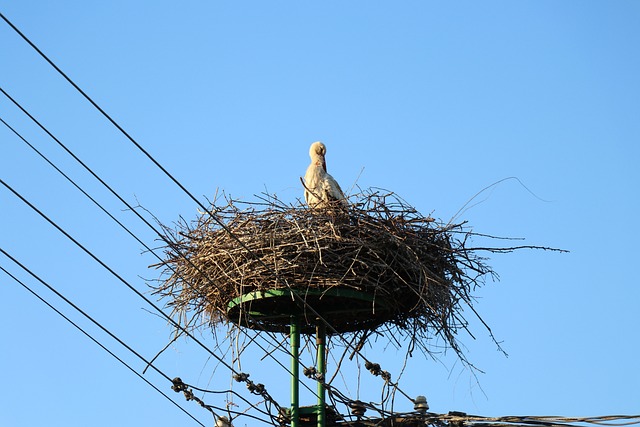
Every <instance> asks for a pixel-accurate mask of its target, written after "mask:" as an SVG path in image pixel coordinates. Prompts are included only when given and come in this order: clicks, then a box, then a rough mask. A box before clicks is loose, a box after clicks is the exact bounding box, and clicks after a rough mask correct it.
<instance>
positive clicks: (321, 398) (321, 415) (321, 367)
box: [316, 321, 327, 427]
mask: <svg viewBox="0 0 640 427" xmlns="http://www.w3.org/2000/svg"><path fill="white" fill-rule="evenodd" d="M326 341H327V334H326V329H325V326H324V324H323V323H321V322H320V321H318V325H317V326H316V344H317V347H318V350H317V351H318V354H317V361H316V364H317V365H318V374H319V375H320V379H319V381H318V427H325V424H326V413H325V387H324V381H325V376H326V373H327V363H326V360H325V348H326Z"/></svg>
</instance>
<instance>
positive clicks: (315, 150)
mask: <svg viewBox="0 0 640 427" xmlns="http://www.w3.org/2000/svg"><path fill="white" fill-rule="evenodd" d="M326 153H327V147H325V146H324V144H323V143H322V142H320V141H316V142H314V143H313V144H311V148H309V156H311V159H315V158H316V157H318V156H322V157H324V155H325V154H326Z"/></svg>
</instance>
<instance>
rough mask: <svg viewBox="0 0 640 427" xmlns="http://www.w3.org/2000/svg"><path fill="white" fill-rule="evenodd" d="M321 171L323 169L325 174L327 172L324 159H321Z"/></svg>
mask: <svg viewBox="0 0 640 427" xmlns="http://www.w3.org/2000/svg"><path fill="white" fill-rule="evenodd" d="M322 169H324V171H325V172H326V171H327V162H326V160H325V159H324V157H323V158H322Z"/></svg>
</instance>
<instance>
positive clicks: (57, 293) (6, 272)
mask: <svg viewBox="0 0 640 427" xmlns="http://www.w3.org/2000/svg"><path fill="white" fill-rule="evenodd" d="M0 252H2V254H3V255H5V256H6V257H7V258H9V259H10V260H11V261H13V262H14V263H16V264H17V265H18V266H20V267H21V268H22V269H23V270H25V271H26V272H27V273H29V274H30V275H31V276H32V277H34V278H35V279H36V280H38V281H39V282H40V283H42V284H43V285H45V286H46V287H47V288H49V289H50V290H51V291H52V292H54V293H55V294H56V295H58V296H59V297H60V298H62V299H63V300H64V301H65V302H66V303H67V304H69V305H71V306H72V307H74V308H75V309H76V310H77V311H79V312H80V313H82V314H83V315H84V316H85V317H86V318H87V319H89V320H91V321H92V322H93V323H94V324H96V325H97V326H98V327H100V328H101V329H102V330H103V331H105V332H106V333H107V334H109V336H111V337H112V338H114V339H115V340H116V341H118V342H119V343H120V344H121V345H123V346H125V347H126V348H127V349H128V350H129V351H131V352H133V353H134V354H136V355H137V356H138V357H141V356H140V355H139V354H138V353H136V352H135V350H133V349H132V348H130V347H129V346H128V345H127V344H125V343H124V342H123V341H122V340H120V339H119V338H118V337H117V336H115V335H114V334H112V333H111V332H110V331H108V330H107V329H106V328H104V327H103V326H102V325H101V324H100V323H98V322H97V321H95V320H94V319H93V318H92V317H90V316H89V315H88V314H86V313H85V312H84V311H82V310H81V309H80V308H78V307H77V306H76V305H75V304H74V303H72V302H71V301H69V300H68V299H67V298H66V297H65V296H64V295H62V294H60V293H59V292H58V291H57V290H55V289H54V288H53V287H51V286H50V285H49V284H48V283H46V282H45V281H44V280H42V279H40V278H39V277H38V276H36V275H35V274H34V273H32V272H31V271H30V270H29V269H27V268H26V267H25V266H24V265H22V264H21V263H20V262H18V261H17V260H16V259H15V258H13V257H12V256H11V255H9V254H8V253H7V252H5V251H4V250H3V249H2V248H0ZM0 270H2V271H3V272H4V273H5V274H7V275H8V276H9V277H11V278H12V279H13V280H14V281H15V282H17V283H18V284H19V285H21V286H22V287H23V288H25V289H26V290H27V291H29V292H30V293H31V294H32V295H33V296H35V297H36V298H38V299H39V300H40V301H42V302H43V303H44V304H46V305H47V306H48V307H49V308H50V309H52V310H53V311H55V312H56V313H57V314H58V315H59V316H61V317H62V318H63V319H64V320H66V321H67V322H69V323H70V324H71V325H72V326H74V327H75V328H76V329H78V330H79V331H80V332H82V333H83V334H84V335H85V336H86V337H87V338H89V339H90V340H91V341H93V342H94V343H95V344H97V345H98V346H99V347H100V348H102V349H103V350H104V351H106V352H107V353H108V354H109V355H111V356H112V357H113V358H115V359H116V360H117V361H118V362H120V363H121V364H122V365H124V367H125V368H127V369H129V370H130V371H131V372H133V373H134V374H135V375H136V376H137V377H138V378H140V379H141V380H142V381H144V382H146V383H147V384H148V385H149V386H151V387H152V388H153V389H154V390H155V391H157V392H158V393H160V394H161V395H162V396H163V397H164V398H166V399H167V400H169V401H170V402H171V403H173V404H174V405H175V406H177V407H178V408H179V409H180V410H181V411H182V412H184V413H185V414H187V415H188V416H189V417H190V418H191V419H193V420H194V421H195V422H197V423H198V424H200V425H201V426H202V427H205V425H204V424H203V423H201V422H200V421H199V420H198V419H197V418H195V417H194V416H193V415H192V414H191V413H189V411H187V410H186V409H184V408H183V407H182V406H180V405H178V403H177V402H176V401H174V400H173V399H171V398H170V397H169V396H168V395H167V394H165V393H164V392H163V391H162V390H160V389H159V388H158V387H157V386H156V385H154V384H153V383H151V381H149V380H148V379H146V378H145V377H144V376H142V374H140V373H138V371H136V370H135V369H133V368H132V367H131V365H129V364H128V363H127V362H125V361H124V360H122V359H121V358H120V357H118V356H117V355H116V354H115V353H113V352H112V351H111V350H109V349H108V348H107V347H106V346H104V345H103V344H102V343H101V342H100V341H98V340H97V339H96V338H94V337H93V336H92V335H91V334H89V333H88V332H87V331H85V330H84V329H82V327H81V326H79V325H78V324H77V323H75V322H74V321H73V320H71V319H70V318H68V317H67V316H65V315H64V314H63V313H62V312H61V311H60V310H58V309H57V308H55V307H54V306H53V305H52V304H51V303H49V302H48V301H47V300H45V299H44V298H43V297H42V296H40V295H39V294H38V293H37V292H35V291H34V290H33V289H31V288H30V287H29V286H28V285H27V284H25V283H24V282H22V281H21V280H20V279H18V278H17V277H16V276H14V275H13V274H11V273H10V272H9V271H8V270H6V269H5V268H4V267H2V265H0ZM143 360H144V359H143ZM153 368H154V369H155V370H156V372H158V373H159V374H160V375H162V376H163V377H165V378H166V379H168V380H169V381H171V379H170V378H169V377H168V376H167V375H165V374H164V372H162V371H160V370H159V369H158V368H157V367H155V366H153Z"/></svg>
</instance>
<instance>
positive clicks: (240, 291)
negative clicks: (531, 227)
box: [154, 191, 493, 354]
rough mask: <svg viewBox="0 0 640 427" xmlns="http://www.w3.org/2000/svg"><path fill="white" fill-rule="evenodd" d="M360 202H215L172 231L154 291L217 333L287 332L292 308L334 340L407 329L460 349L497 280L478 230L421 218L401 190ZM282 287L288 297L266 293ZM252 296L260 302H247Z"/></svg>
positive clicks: (185, 318) (186, 321) (181, 315)
mask: <svg viewBox="0 0 640 427" xmlns="http://www.w3.org/2000/svg"><path fill="white" fill-rule="evenodd" d="M354 199H355V200H357V202H356V203H355V204H352V206H350V207H349V209H341V208H339V207H336V208H328V209H323V210H318V209H315V210H312V209H309V208H307V207H304V206H291V205H286V204H283V203H281V202H280V201H278V200H277V199H275V198H273V197H270V196H268V197H267V198H265V199H263V201H261V202H258V203H243V202H238V201H234V200H229V199H224V202H225V204H224V205H222V206H221V205H220V204H219V203H218V202H216V203H217V205H216V203H214V204H213V206H212V208H211V210H210V211H209V212H206V213H202V214H201V215H200V216H199V218H197V219H196V220H195V221H191V222H187V221H185V220H181V221H180V222H179V223H177V224H176V226H175V227H174V228H168V227H165V231H166V236H165V237H166V239H165V242H166V243H167V245H166V248H165V249H166V259H165V261H164V262H163V263H160V264H158V265H156V267H160V268H162V269H163V275H162V279H161V280H159V281H158V282H157V285H156V286H154V291H155V293H156V294H158V295H160V296H162V297H164V298H165V299H166V300H167V304H168V306H170V307H172V309H173V314H174V316H176V317H177V318H178V319H179V323H180V324H181V325H183V326H184V327H194V326H196V325H197V323H198V320H197V319H202V316H203V315H204V316H205V318H206V319H207V321H208V322H209V324H210V325H211V326H212V327H215V326H216V325H218V324H220V323H227V322H232V323H233V324H239V325H241V326H243V327H244V326H248V327H252V328H254V329H261V328H262V329H266V330H272V331H273V330H286V325H287V324H288V323H289V318H288V317H286V315H287V313H292V314H293V313H297V314H298V315H300V316H302V318H303V322H302V323H303V325H306V326H309V327H310V326H311V325H313V324H314V322H316V323H317V322H326V323H327V324H328V326H327V328H328V329H327V330H328V332H329V333H330V334H331V333H334V334H335V333H343V332H354V331H359V330H368V331H372V330H377V331H379V332H380V331H400V332H401V333H402V334H404V335H405V336H408V337H409V338H410V339H411V341H412V344H414V345H415V344H418V345H419V346H420V347H423V346H424V342H425V341H426V340H428V339H431V338H434V337H439V338H442V339H444V343H440V344H444V346H445V348H446V347H451V348H453V349H454V350H455V351H456V352H457V353H458V354H460V350H459V347H458V343H457V341H456V333H457V332H458V331H459V330H460V329H461V328H464V329H467V321H466V320H465V318H464V316H463V308H465V307H470V308H471V310H472V311H473V313H476V312H475V310H474V309H473V307H472V295H471V292H472V291H473V290H474V289H475V288H476V286H478V285H481V284H483V283H484V279H485V278H486V277H487V276H492V275H493V271H492V270H491V269H490V268H489V267H488V266H486V265H485V264H484V262H483V261H484V259H483V258H481V257H479V256H478V255H477V253H476V251H475V250H474V249H472V248H471V249H470V248H468V247H467V241H468V238H469V236H470V235H471V234H472V233H471V232H470V231H469V230H468V229H467V228H465V227H464V226H463V224H443V223H439V222H437V221H434V220H433V219H432V218H431V217H425V216H423V215H421V214H420V213H419V212H417V211H416V210H415V209H414V208H412V207H411V206H409V205H408V204H407V203H406V202H404V201H403V200H401V199H400V198H399V197H397V196H395V195H394V194H393V193H382V192H380V191H367V192H365V193H363V194H358V195H356V196H352V200H354ZM212 214H213V215H212ZM274 290H275V291H278V290H279V291H280V293H279V294H278V295H280V298H263V297H265V296H266V295H269V292H273V291H274ZM252 293H253V294H252ZM250 294H252V295H254V297H255V298H254V299H253V302H251V303H247V304H239V305H238V304H236V303H237V301H238V300H237V299H238V298H240V297H242V296H246V295H250ZM343 295H344V297H343ZM363 296H364V297H366V298H362V297H363ZM234 301H235V303H234ZM230 304H231V306H234V307H235V310H230V309H229V307H230ZM234 304H236V305H234ZM254 304H255V305H254ZM341 304H342V305H341ZM480 320H481V319H480ZM485 326H486V325H485ZM394 339H395V338H394ZM423 348H424V347H423Z"/></svg>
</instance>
